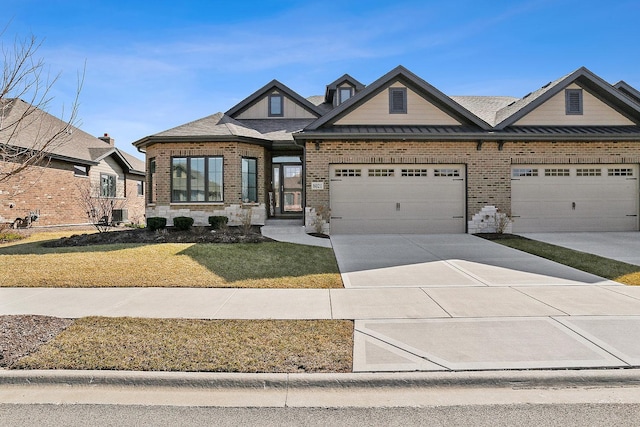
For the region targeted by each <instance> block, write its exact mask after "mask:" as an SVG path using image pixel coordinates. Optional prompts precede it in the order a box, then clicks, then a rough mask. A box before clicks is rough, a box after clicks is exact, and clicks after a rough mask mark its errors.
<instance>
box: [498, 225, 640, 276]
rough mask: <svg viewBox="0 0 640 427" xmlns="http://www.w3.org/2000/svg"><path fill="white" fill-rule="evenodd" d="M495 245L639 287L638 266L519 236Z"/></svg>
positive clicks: (639, 269) (504, 238) (507, 237)
mask: <svg viewBox="0 0 640 427" xmlns="http://www.w3.org/2000/svg"><path fill="white" fill-rule="evenodd" d="M495 242H496V243H500V244H503V245H505V246H509V247H511V248H514V249H519V250H521V251H523V252H528V253H530V254H533V255H537V256H539V257H542V258H546V259H549V260H551V261H555V262H557V263H560V264H564V265H568V266H569V267H573V268H576V269H578V270H582V271H586V272H587V273H591V274H595V275H596V276H600V277H603V278H605V279H609V280H615V281H616V282H620V283H624V284H626V285H634V286H638V285H640V266H637V265H633V264H627V263H626V262H621V261H616V260H613V259H609V258H603V257H601V256H598V255H593V254H588V253H585V252H580V251H575V250H573V249H568V248H563V247H561V246H556V245H552V244H549V243H544V242H540V241H537V240H531V239H527V238H524V237H520V236H511V237H510V236H502V237H501V238H499V239H496V240H495Z"/></svg>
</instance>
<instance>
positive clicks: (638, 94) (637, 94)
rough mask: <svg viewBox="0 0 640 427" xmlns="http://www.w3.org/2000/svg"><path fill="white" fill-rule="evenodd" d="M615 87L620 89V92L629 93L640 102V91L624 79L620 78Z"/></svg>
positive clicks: (636, 101) (629, 95)
mask: <svg viewBox="0 0 640 427" xmlns="http://www.w3.org/2000/svg"><path fill="white" fill-rule="evenodd" d="M613 87H615V88H616V89H618V90H619V91H620V92H622V93H624V94H625V95H627V96H628V97H629V98H631V99H632V100H633V101H634V102H635V103H637V104H640V91H639V90H637V89H636V88H634V87H633V86H631V85H630V84H628V83H626V82H625V81H623V80H620V81H619V82H618V83H616V84H614V85H613Z"/></svg>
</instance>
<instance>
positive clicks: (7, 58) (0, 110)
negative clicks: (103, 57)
mask: <svg viewBox="0 0 640 427" xmlns="http://www.w3.org/2000/svg"><path fill="white" fill-rule="evenodd" d="M6 31H7V28H6V27H5V28H4V29H0V50H1V51H2V56H3V60H4V66H3V69H2V76H1V79H2V80H0V182H3V181H6V180H8V179H9V178H11V177H13V176H16V175H18V174H20V172H22V171H24V170H25V169H26V168H28V167H29V166H33V165H46V163H47V162H48V161H49V160H50V155H51V153H53V152H54V151H55V150H56V149H57V148H59V147H60V146H62V145H64V144H65V143H66V142H68V141H69V139H70V136H71V133H72V131H73V128H74V126H75V122H76V120H77V112H78V98H79V95H80V90H81V88H82V82H83V78H84V72H83V73H79V74H78V86H77V90H76V93H75V100H74V102H73V104H72V106H71V108H70V110H69V111H68V117H67V118H66V119H65V118H64V116H65V113H64V111H63V112H62V115H63V117H61V120H50V119H47V117H49V116H48V114H46V112H47V111H48V108H49V106H50V104H51V101H52V99H53V97H52V95H51V89H52V87H53V85H54V84H55V83H56V82H57V81H58V78H59V76H60V74H58V75H56V76H54V77H51V76H50V75H49V74H48V70H47V67H46V66H45V62H44V60H43V59H42V58H39V57H38V56H37V53H38V49H39V48H40V47H41V45H42V42H41V41H39V40H38V39H37V38H36V37H35V36H33V35H31V36H29V37H27V38H24V39H21V38H18V37H16V38H15V39H14V40H13V41H12V43H11V44H10V45H7V43H6V42H5V40H4V39H5V34H6Z"/></svg>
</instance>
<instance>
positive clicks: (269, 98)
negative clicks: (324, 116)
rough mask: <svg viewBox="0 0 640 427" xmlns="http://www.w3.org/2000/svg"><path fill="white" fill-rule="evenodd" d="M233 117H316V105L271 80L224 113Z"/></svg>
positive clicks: (318, 113) (318, 112)
mask: <svg viewBox="0 0 640 427" xmlns="http://www.w3.org/2000/svg"><path fill="white" fill-rule="evenodd" d="M225 114H226V115H227V116H229V117H231V118H233V119H236V120H238V119H240V120H242V119H275V120H277V119H311V120H313V119H317V118H318V117H320V115H321V112H320V110H319V109H318V107H317V106H315V105H313V104H312V103H311V102H309V101H308V100H306V99H304V98H303V97H301V96H300V95H298V94H297V93H296V92H294V91H293V90H291V89H289V88H288V87H287V86H285V85H283V84H282V83H280V82H279V81H277V80H272V81H271V82H269V83H267V84H266V85H265V86H263V87H262V88H260V89H258V90H257V91H255V92H254V93H253V94H251V95H249V96H248V97H247V98H245V99H244V100H242V101H241V102H240V103H238V104H237V105H235V106H234V107H233V108H231V109H230V110H229V111H227V112H226V113H225Z"/></svg>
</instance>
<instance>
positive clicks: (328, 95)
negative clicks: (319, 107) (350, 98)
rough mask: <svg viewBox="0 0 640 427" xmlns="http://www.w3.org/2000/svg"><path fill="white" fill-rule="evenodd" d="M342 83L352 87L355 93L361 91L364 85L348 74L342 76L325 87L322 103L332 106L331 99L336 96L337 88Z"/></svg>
mask: <svg viewBox="0 0 640 427" xmlns="http://www.w3.org/2000/svg"><path fill="white" fill-rule="evenodd" d="M344 83H348V84H349V85H351V86H353V87H354V88H355V91H356V92H360V91H361V90H362V89H364V85H363V84H362V83H360V82H359V81H357V80H356V79H354V78H353V77H351V76H350V75H349V74H344V75H343V76H342V77H339V78H338V79H336V80H334V81H333V82H331V83H329V84H328V85H327V90H326V91H325V95H324V102H326V103H328V104H332V103H333V97H334V96H335V94H336V90H337V89H338V86H340V85H341V84H344Z"/></svg>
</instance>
